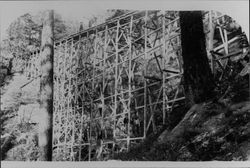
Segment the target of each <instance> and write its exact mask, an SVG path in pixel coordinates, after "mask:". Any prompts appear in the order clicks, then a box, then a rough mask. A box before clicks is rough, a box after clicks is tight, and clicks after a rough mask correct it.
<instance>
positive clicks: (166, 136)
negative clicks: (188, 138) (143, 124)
mask: <svg viewBox="0 0 250 168" xmlns="http://www.w3.org/2000/svg"><path fill="white" fill-rule="evenodd" d="M180 28H181V47H182V58H183V69H184V89H185V96H186V102H187V105H189V106H190V107H191V108H190V110H189V111H188V112H187V113H186V114H185V116H184V118H183V119H182V121H180V122H179V123H178V125H177V126H176V127H175V128H174V129H173V130H172V131H169V130H165V131H163V133H162V134H161V135H160V136H159V138H158V142H166V141H176V139H178V138H179V137H182V136H183V134H184V133H186V132H187V131H188V130H191V129H193V126H194V125H195V124H196V122H197V121H193V119H194V116H196V117H195V118H196V120H198V121H199V120H201V121H202V117H204V113H202V112H203V111H204V109H203V108H204V107H203V105H202V104H200V103H201V102H205V101H207V100H209V99H211V98H212V97H213V96H214V87H215V84H214V80H213V76H212V72H211V69H210V67H209V63H208V58H207V52H206V41H205V34H204V31H203V21H202V13H201V11H192V12H191V11H183V12H180ZM191 118H193V119H192V121H191ZM190 121H191V122H190Z"/></svg>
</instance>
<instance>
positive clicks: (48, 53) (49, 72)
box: [39, 11, 54, 161]
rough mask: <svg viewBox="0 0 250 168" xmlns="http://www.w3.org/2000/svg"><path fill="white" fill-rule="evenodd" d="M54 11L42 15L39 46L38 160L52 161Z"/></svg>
mask: <svg viewBox="0 0 250 168" xmlns="http://www.w3.org/2000/svg"><path fill="white" fill-rule="evenodd" d="M53 29H54V13H53V11H47V12H46V13H45V16H44V22H43V30H42V46H41V47H42V48H41V50H42V51H41V52H42V54H41V71H42V74H41V81H40V91H41V97H40V112H41V116H42V117H41V120H40V123H39V147H40V158H39V159H40V160H41V161H52V127H53V57H54V51H53V49H54V40H53V39H54V34H53Z"/></svg>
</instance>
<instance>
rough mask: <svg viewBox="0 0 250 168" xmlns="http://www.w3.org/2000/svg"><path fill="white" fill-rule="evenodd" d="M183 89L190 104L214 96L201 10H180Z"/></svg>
mask: <svg viewBox="0 0 250 168" xmlns="http://www.w3.org/2000/svg"><path fill="white" fill-rule="evenodd" d="M180 28H181V47H182V58H183V69H184V89H185V95H186V99H187V103H188V104H189V105H190V106H192V105H193V104H196V103H201V102H204V101H207V100H208V99H210V98H212V97H213V96H214V92H213V91H214V87H215V84H214V80H213V76H212V72H211V69H210V67H209V63H208V58H207V52H206V39H205V34H204V30H203V21H202V13H201V11H192V12H191V11H182V12H180Z"/></svg>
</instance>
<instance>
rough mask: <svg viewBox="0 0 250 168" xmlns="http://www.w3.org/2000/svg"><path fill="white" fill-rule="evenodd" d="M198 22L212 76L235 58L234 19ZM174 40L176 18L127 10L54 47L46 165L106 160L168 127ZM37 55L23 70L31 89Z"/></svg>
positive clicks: (178, 96) (176, 92) (177, 79)
mask: <svg viewBox="0 0 250 168" xmlns="http://www.w3.org/2000/svg"><path fill="white" fill-rule="evenodd" d="M203 15H204V30H205V33H206V38H207V51H208V57H209V60H210V64H211V68H212V71H213V72H214V73H215V71H216V70H217V71H220V70H222V71H223V69H224V68H225V67H226V64H227V60H228V59H229V57H231V56H234V55H236V54H238V53H235V52H234V51H233V50H230V45H231V44H233V43H234V42H235V41H237V40H239V37H238V36H235V35H233V33H234V32H230V30H229V29H228V28H227V26H228V25H229V24H231V23H234V20H232V19H231V18H230V17H228V16H225V15H222V14H220V13H218V12H214V11H210V12H204V13H203ZM180 33H181V32H180V28H179V17H178V12H174V11H134V12H131V13H127V14H124V15H122V16H119V17H117V18H114V19H112V20H109V21H107V22H106V23H104V24H101V25H98V26H95V27H92V28H90V29H87V30H84V31H81V32H78V33H76V34H72V35H71V36H68V37H65V38H64V39H61V40H60V41H57V42H55V44H54V53H55V54H54V100H53V101H54V112H53V117H54V119H53V159H54V160H71V161H88V160H96V159H99V160H102V159H107V157H108V156H111V155H112V154H114V153H116V152H122V151H126V150H129V149H131V147H133V146H134V145H136V144H138V143H140V142H141V141H142V140H144V139H145V138H146V137H147V135H148V134H149V133H151V132H153V131H156V130H157V128H158V127H159V126H161V125H163V124H168V122H169V120H168V119H169V118H168V116H169V114H170V113H171V111H172V109H173V108H174V107H176V106H178V105H180V104H181V102H183V100H184V99H185V98H184V94H183V89H182V82H181V78H182V74H183V70H182V58H181V45H180ZM215 34H217V35H216V37H215ZM240 52H243V51H240ZM39 55H40V51H35V52H33V53H32V56H31V59H30V60H29V61H28V62H25V63H24V64H25V67H26V68H25V74H26V76H27V77H29V78H30V79H33V82H32V83H33V84H35V85H37V86H38V89H39V74H40V62H39V61H38V60H39ZM216 67H219V68H216Z"/></svg>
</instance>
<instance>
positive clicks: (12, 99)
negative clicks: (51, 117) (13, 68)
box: [0, 74, 38, 161]
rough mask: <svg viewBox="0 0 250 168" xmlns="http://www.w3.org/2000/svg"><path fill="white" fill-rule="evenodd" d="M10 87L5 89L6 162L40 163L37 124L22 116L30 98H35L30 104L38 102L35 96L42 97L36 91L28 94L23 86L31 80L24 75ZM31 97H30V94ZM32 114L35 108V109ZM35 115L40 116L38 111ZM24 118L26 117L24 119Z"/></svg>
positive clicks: (3, 144)
mask: <svg viewBox="0 0 250 168" xmlns="http://www.w3.org/2000/svg"><path fill="white" fill-rule="evenodd" d="M9 80H10V81H9V82H7V81H6V85H5V86H3V87H2V88H1V90H2V92H1V118H0V119H1V148H2V149H3V150H2V153H1V156H2V159H5V160H26V161H27V160H37V158H38V146H37V142H38V139H37V133H38V131H37V124H36V123H33V122H30V121H31V120H30V119H29V118H27V117H30V116H29V115H20V112H21V111H20V110H21V108H20V107H23V106H26V107H27V108H26V111H27V110H28V109H29V108H30V106H28V105H25V104H24V103H25V102H30V100H29V101H27V100H26V99H29V98H30V97H33V101H32V102H30V103H36V102H35V100H36V99H37V98H35V97H34V96H35V95H36V96H38V94H36V93H34V92H35V90H34V88H32V87H30V88H29V89H31V90H33V91H30V90H29V92H28V93H27V92H26V90H25V89H23V90H21V89H20V86H22V85H23V84H24V83H27V79H26V78H25V77H24V76H22V75H17V74H16V75H14V76H13V78H12V79H9ZM27 94H28V95H27ZM30 110H31V111H32V110H33V111H34V109H33V108H31V109H30ZM35 114H38V113H37V112H36V113H35ZM22 117H24V118H22Z"/></svg>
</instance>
